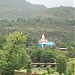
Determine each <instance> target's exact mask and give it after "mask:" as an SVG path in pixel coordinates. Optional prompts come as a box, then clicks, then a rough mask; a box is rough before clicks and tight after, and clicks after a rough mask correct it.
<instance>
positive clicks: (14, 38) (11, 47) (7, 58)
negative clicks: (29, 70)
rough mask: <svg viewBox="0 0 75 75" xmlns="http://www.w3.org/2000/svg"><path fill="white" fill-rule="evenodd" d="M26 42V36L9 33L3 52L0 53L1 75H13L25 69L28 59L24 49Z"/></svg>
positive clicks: (18, 33)
mask: <svg viewBox="0 0 75 75" xmlns="http://www.w3.org/2000/svg"><path fill="white" fill-rule="evenodd" d="M26 40H27V35H24V34H23V33H20V32H14V33H11V34H9V35H8V36H7V37H6V44H5V46H4V50H2V51H0V70H1V71H2V75H14V71H15V70H20V69H22V68H26V67H27V64H28V61H29V60H30V58H29V56H28V55H27V53H26V51H25V47H24V45H25V44H24V43H25V41H26ZM30 62H31V61H29V63H30Z"/></svg>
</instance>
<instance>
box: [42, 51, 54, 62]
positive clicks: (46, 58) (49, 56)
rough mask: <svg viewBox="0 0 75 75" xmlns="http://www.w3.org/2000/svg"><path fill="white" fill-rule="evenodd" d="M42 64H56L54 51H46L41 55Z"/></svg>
mask: <svg viewBox="0 0 75 75" xmlns="http://www.w3.org/2000/svg"><path fill="white" fill-rule="evenodd" d="M41 62H45V63H47V62H51V63H54V62H55V56H54V53H53V52H52V51H49V50H44V51H43V52H42V53H41Z"/></svg>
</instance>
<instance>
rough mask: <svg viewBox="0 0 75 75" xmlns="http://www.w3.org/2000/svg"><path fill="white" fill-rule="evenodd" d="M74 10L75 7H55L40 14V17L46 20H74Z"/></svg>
mask: <svg viewBox="0 0 75 75" xmlns="http://www.w3.org/2000/svg"><path fill="white" fill-rule="evenodd" d="M74 10H75V8H73V7H61V6H60V7H55V8H49V9H47V10H45V11H41V12H39V13H38V16H40V17H45V18H48V17H50V18H58V19H74V16H75V14H74Z"/></svg>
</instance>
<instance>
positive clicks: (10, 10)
mask: <svg viewBox="0 0 75 75" xmlns="http://www.w3.org/2000/svg"><path fill="white" fill-rule="evenodd" d="M74 10H75V9H74V8H73V7H63V6H62V7H61V6H60V7H55V8H49V9H48V8H46V7H45V6H44V5H36V4H35V5H34V4H31V3H29V2H27V1H25V0H7V1H6V0H0V19H18V18H25V19H27V18H48V17H51V18H73V17H74Z"/></svg>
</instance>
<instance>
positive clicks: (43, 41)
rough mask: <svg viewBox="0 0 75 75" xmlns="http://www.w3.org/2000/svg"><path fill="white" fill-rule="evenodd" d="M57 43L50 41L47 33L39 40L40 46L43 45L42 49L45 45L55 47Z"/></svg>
mask: <svg viewBox="0 0 75 75" xmlns="http://www.w3.org/2000/svg"><path fill="white" fill-rule="evenodd" d="M54 45H55V43H54V42H52V41H48V39H46V38H45V35H44V34H43V35H42V37H41V39H40V40H39V42H38V47H42V49H43V48H44V46H45V47H53V46H54Z"/></svg>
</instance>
